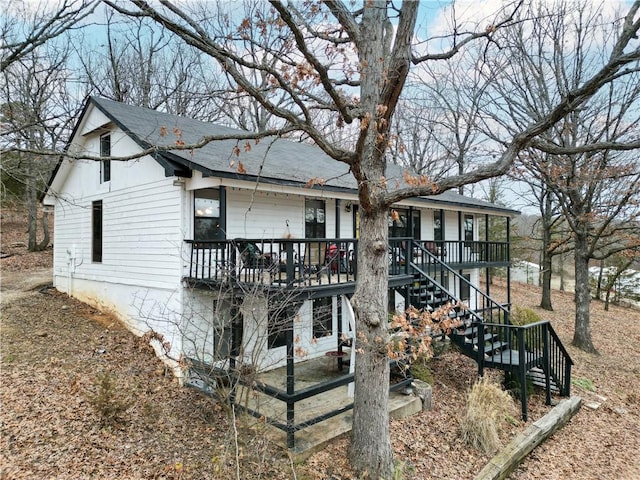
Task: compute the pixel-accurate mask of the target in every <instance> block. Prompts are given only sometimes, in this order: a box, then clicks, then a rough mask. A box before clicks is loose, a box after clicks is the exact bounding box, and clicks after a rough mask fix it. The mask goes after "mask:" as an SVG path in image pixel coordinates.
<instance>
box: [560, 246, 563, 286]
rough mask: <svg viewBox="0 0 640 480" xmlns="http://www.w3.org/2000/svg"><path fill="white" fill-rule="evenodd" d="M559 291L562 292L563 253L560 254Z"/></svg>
mask: <svg viewBox="0 0 640 480" xmlns="http://www.w3.org/2000/svg"><path fill="white" fill-rule="evenodd" d="M560 291H561V292H564V253H562V254H560Z"/></svg>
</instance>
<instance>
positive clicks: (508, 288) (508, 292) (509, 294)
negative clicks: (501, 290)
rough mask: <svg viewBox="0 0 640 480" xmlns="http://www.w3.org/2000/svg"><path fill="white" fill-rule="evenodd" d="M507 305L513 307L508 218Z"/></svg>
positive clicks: (508, 225)
mask: <svg viewBox="0 0 640 480" xmlns="http://www.w3.org/2000/svg"><path fill="white" fill-rule="evenodd" d="M507 303H508V304H509V305H511V218H510V217H507Z"/></svg>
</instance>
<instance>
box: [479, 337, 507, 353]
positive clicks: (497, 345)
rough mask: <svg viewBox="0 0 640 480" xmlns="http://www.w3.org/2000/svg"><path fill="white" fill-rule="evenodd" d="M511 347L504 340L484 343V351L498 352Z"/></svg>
mask: <svg viewBox="0 0 640 480" xmlns="http://www.w3.org/2000/svg"><path fill="white" fill-rule="evenodd" d="M508 348H509V344H508V343H505V342H502V341H499V340H498V341H497V342H490V343H485V344H484V353H490V352H498V351H501V350H506V349H508Z"/></svg>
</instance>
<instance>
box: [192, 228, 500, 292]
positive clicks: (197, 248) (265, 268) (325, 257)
mask: <svg viewBox="0 0 640 480" xmlns="http://www.w3.org/2000/svg"><path fill="white" fill-rule="evenodd" d="M186 244H187V247H188V249H189V250H190V251H188V255H189V265H188V272H186V277H187V278H188V279H190V280H195V281H204V282H223V281H228V280H234V281H238V282H242V283H249V284H268V285H280V286H282V285H286V286H291V285H296V286H312V285H324V284H340V283H347V282H355V280H356V278H357V273H358V265H357V257H358V255H357V251H358V250H357V249H358V240H357V239H355V238H339V239H336V238H314V239H248V238H236V239H233V240H214V241H195V240H186ZM424 252H429V253H430V255H426V254H423V253H424ZM407 258H409V262H407V261H406V259H407ZM439 261H441V262H443V263H450V264H465V263H466V264H469V265H472V264H478V263H496V262H505V261H508V244H507V243H505V242H465V241H443V242H437V241H430V240H427V241H414V240H413V239H412V238H390V239H389V272H390V274H391V275H394V274H406V273H410V272H409V268H408V266H409V263H411V262H414V263H417V264H419V265H420V266H421V267H422V268H423V269H425V270H427V271H428V268H431V267H435V266H436V265H438V264H439Z"/></svg>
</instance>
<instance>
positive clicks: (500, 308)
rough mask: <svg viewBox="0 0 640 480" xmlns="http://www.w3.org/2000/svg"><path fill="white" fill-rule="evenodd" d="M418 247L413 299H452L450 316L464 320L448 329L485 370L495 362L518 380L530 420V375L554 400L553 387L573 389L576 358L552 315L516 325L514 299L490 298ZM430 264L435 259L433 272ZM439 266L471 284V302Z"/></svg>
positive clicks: (418, 303)
mask: <svg viewBox="0 0 640 480" xmlns="http://www.w3.org/2000/svg"><path fill="white" fill-rule="evenodd" d="M413 248H414V251H416V250H422V251H421V252H420V255H418V256H417V258H420V259H421V260H422V261H421V262H420V263H416V262H411V263H410V267H411V270H412V272H413V274H414V282H413V285H412V286H411V287H410V288H409V289H408V298H409V303H410V304H411V305H413V306H414V307H416V308H418V309H425V308H426V309H429V310H431V311H433V310H435V309H438V308H441V307H443V306H446V305H448V307H447V308H449V312H448V315H449V317H450V318H452V319H456V320H457V321H458V322H457V323H458V324H459V325H458V326H457V327H455V328H453V329H451V330H450V331H447V332H446V334H447V336H448V337H449V338H450V340H451V342H452V343H453V344H455V345H457V346H458V348H459V350H460V352H461V353H463V354H464V355H466V356H468V357H470V358H472V359H473V360H475V361H476V363H477V364H478V375H479V376H482V375H483V374H484V369H485V368H493V369H497V370H502V371H504V372H505V375H508V376H510V377H511V378H512V379H514V380H516V381H517V383H518V384H519V386H520V400H521V405H522V418H523V419H524V420H525V421H526V420H527V387H526V386H527V382H528V381H530V382H532V383H533V384H535V385H539V386H542V387H543V388H544V389H545V393H546V401H547V404H548V405H549V404H551V394H552V392H553V393H558V394H559V395H561V396H567V397H568V396H569V395H570V386H571V366H572V365H573V361H572V360H571V357H570V356H569V354H568V352H567V350H566V349H565V347H564V346H563V345H562V342H561V341H560V339H559V338H558V336H557V334H556V332H555V331H554V330H553V327H552V326H551V324H550V323H549V322H548V321H540V322H536V323H533V324H529V325H524V326H518V325H513V324H512V323H511V322H510V321H509V309H508V305H502V304H500V303H498V302H496V301H495V300H493V299H492V298H490V297H489V296H488V295H486V294H485V293H484V292H482V291H480V290H479V289H478V288H477V287H476V286H474V285H473V284H471V283H470V282H469V281H468V280H467V279H466V278H465V277H463V276H462V275H460V274H459V273H458V272H456V271H455V270H453V269H451V268H450V267H449V266H448V265H446V264H445V263H443V262H441V261H440V260H439V259H438V258H437V257H436V256H434V255H432V254H431V253H430V252H429V251H427V250H426V249H424V248H422V247H421V246H420V245H419V244H418V243H415V244H414V246H413ZM425 265H429V268H428V270H429V273H431V275H430V274H429V273H427V271H426V270H427V268H425ZM433 267H437V268H433ZM434 272H441V273H442V272H446V274H447V275H448V276H449V278H452V277H453V278H454V279H457V281H458V282H460V285H465V286H466V287H467V288H468V289H469V291H470V292H471V295H470V297H471V300H470V302H469V307H468V308H467V307H465V306H463V302H461V301H460V299H459V298H456V296H455V295H453V294H452V293H451V292H449V291H448V290H447V289H446V288H444V287H443V286H442V285H441V284H440V283H439V282H438V281H437V280H436V279H435V278H434V277H436V276H437V275H434ZM440 278H442V275H440Z"/></svg>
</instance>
